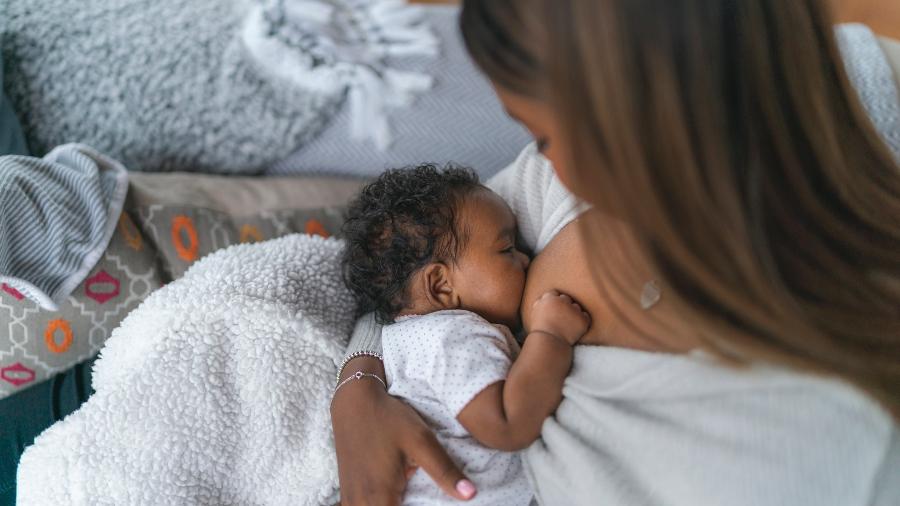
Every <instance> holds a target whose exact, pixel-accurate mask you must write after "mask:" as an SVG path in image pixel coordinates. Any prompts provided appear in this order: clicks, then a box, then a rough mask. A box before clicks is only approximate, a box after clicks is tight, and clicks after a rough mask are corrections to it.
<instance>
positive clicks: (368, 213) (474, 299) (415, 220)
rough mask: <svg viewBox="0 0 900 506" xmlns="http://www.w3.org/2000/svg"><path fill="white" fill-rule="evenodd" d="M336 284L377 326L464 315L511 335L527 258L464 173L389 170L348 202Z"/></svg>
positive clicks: (508, 221) (508, 218)
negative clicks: (404, 318)
mask: <svg viewBox="0 0 900 506" xmlns="http://www.w3.org/2000/svg"><path fill="white" fill-rule="evenodd" d="M342 233H343V235H344V237H345V238H346V240H347V248H346V250H345V253H344V258H343V268H344V280H345V282H346V283H347V286H348V287H349V288H350V290H351V291H353V293H354V295H355V296H356V298H357V301H358V302H359V305H360V310H362V311H364V312H369V311H375V313H376V317H377V318H378V320H379V321H381V322H382V323H388V322H391V321H393V320H394V318H396V317H397V316H400V315H405V314H427V313H431V312H434V311H439V310H442V309H466V310H469V311H473V312H475V313H478V314H479V315H481V316H482V317H484V318H485V319H487V320H488V321H490V322H492V323H502V324H505V325H507V326H509V327H510V328H513V329H515V328H516V327H517V326H518V322H519V316H518V315H519V303H520V302H521V299H522V291H523V289H524V287H525V271H526V269H527V268H528V257H527V256H526V255H525V254H524V253H522V252H521V251H519V250H517V249H516V242H515V241H516V220H515V216H513V214H512V211H511V210H510V209H509V206H507V205H506V203H505V202H504V201H503V199H501V198H500V196H498V195H497V194H496V193H494V192H492V191H491V190H489V189H487V188H486V187H484V186H482V185H481V184H480V183H479V181H478V176H477V175H476V174H475V173H474V172H473V171H472V170H471V169H468V168H462V167H457V166H452V165H448V166H446V167H444V168H443V169H441V168H438V167H436V166H434V165H420V166H418V167H410V168H404V169H392V170H389V171H387V172H385V173H384V174H382V175H381V176H380V177H379V178H378V179H376V180H375V181H374V182H372V183H370V184H369V185H367V186H366V187H365V188H363V189H362V191H361V192H360V194H359V196H357V197H356V199H355V200H354V201H353V202H351V203H350V209H349V211H348V216H347V221H346V222H345V223H344V226H343V229H342Z"/></svg>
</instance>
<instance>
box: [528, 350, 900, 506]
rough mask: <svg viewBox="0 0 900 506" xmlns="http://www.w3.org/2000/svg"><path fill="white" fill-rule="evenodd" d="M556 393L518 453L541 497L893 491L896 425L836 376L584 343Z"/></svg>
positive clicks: (689, 498) (704, 498) (555, 500)
mask: <svg viewBox="0 0 900 506" xmlns="http://www.w3.org/2000/svg"><path fill="white" fill-rule="evenodd" d="M563 394H564V400H563V403H562V404H561V405H560V407H559V409H558V410H557V413H556V416H554V417H553V418H551V419H549V420H548V421H547V422H545V423H544V427H543V432H542V437H541V439H540V440H538V442H536V443H535V444H534V445H532V446H531V447H530V448H529V449H528V450H527V453H526V458H525V462H526V468H527V470H528V473H529V475H530V478H531V482H532V483H533V484H534V487H535V489H536V494H537V496H538V497H539V498H540V500H541V503H542V504H629V505H644V504H647V505H649V504H666V505H696V504H730V505H741V504H746V505H757V504H767V505H776V504H785V505H797V504H815V505H817V506H827V505H831V504H833V505H846V504H860V505H862V504H865V505H879V506H880V505H884V506H887V505H896V504H900V480H898V479H897V476H898V472H900V435H898V431H897V426H896V424H894V423H893V420H892V419H891V417H890V416H889V415H888V414H887V413H886V412H885V411H884V410H883V409H882V408H880V407H879V406H878V405H877V404H876V403H875V402H874V401H872V400H871V399H870V398H869V397H868V396H866V395H865V394H863V393H862V392H860V391H859V390H857V389H855V388H853V387H851V386H849V385H847V384H846V383H844V382H841V381H838V380H830V379H825V378H821V377H817V376H813V375H809V374H798V373H794V372H789V371H787V370H784V369H776V368H767V367H753V368H747V369H735V368H732V367H729V366H725V365H722V364H721V363H720V362H717V361H716V360H715V359H713V358H712V357H710V356H708V355H705V354H703V353H699V352H698V353H692V354H689V355H673V354H665V353H650V352H644V351H637V350H628V349H621V348H606V347H587V346H581V347H578V348H577V351H576V353H575V362H574V365H573V368H572V373H571V375H570V376H569V378H568V380H567V381H566V386H565V389H564V390H563ZM657 491H658V492H657Z"/></svg>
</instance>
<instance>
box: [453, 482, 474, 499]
mask: <svg viewBox="0 0 900 506" xmlns="http://www.w3.org/2000/svg"><path fill="white" fill-rule="evenodd" d="M456 491H457V492H459V493H460V494H462V496H463V497H465V498H466V499H468V498H470V497H472V496H473V495H475V485H473V484H472V482H471V481H469V480H459V481H458V482H456Z"/></svg>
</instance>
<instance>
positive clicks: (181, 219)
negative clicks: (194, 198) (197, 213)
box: [172, 214, 200, 262]
mask: <svg viewBox="0 0 900 506" xmlns="http://www.w3.org/2000/svg"><path fill="white" fill-rule="evenodd" d="M182 230H183V231H184V232H185V233H186V234H187V237H188V244H187V245H185V244H184V240H183V239H182V236H181V231H182ZM172 244H173V245H174V246H175V253H178V257H179V258H181V259H182V260H184V261H185V262H193V261H194V260H197V253H198V252H199V250H200V240H199V239H198V238H197V229H196V228H195V227H194V222H193V220H191V219H190V218H188V217H187V216H184V215H180V214H179V215H178V216H175V217H174V218H172Z"/></svg>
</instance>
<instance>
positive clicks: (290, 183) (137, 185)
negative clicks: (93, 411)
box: [0, 174, 363, 398]
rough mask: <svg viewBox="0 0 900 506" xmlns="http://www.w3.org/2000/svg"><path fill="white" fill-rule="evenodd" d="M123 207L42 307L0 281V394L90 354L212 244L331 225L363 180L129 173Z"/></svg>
mask: <svg viewBox="0 0 900 506" xmlns="http://www.w3.org/2000/svg"><path fill="white" fill-rule="evenodd" d="M132 176H133V177H132V178H131V181H130V185H129V193H128V198H127V200H126V203H125V212H124V213H122V215H121V216H120V218H119V219H118V222H117V224H116V231H115V233H114V234H113V236H112V239H111V240H110V243H109V247H108V248H107V250H106V251H105V253H104V254H103V256H102V257H101V259H100V260H99V261H98V262H97V264H96V265H95V266H94V268H93V269H91V271H90V273H89V274H88V276H87V278H86V279H85V281H84V282H83V283H81V285H79V286H78V287H77V288H76V289H75V291H74V292H73V293H72V295H70V296H69V297H68V299H67V300H66V301H63V303H62V304H60V305H59V310H58V311H55V312H54V311H47V310H44V309H41V308H40V307H39V306H38V305H37V304H36V303H35V302H32V301H30V300H29V299H27V298H24V297H23V296H22V294H21V293H19V292H17V291H16V290H15V289H13V288H11V287H9V286H6V285H2V286H0V335H3V333H4V332H5V333H6V335H8V336H9V339H0V398H3V397H6V396H9V395H11V394H13V393H15V392H18V391H20V390H23V389H25V388H28V387H30V386H32V385H36V384H38V383H40V382H41V381H43V380H46V379H48V378H50V377H52V376H53V375H54V374H55V373H57V372H60V371H64V370H66V369H68V368H70V367H72V366H73V365H74V364H77V363H79V362H82V361H84V360H87V359H88V358H90V357H92V356H94V355H95V354H96V353H97V352H98V351H99V350H100V348H101V347H102V346H103V344H104V342H105V341H106V339H107V338H108V337H109V335H110V333H111V332H112V330H113V329H115V328H116V327H117V326H118V325H119V322H120V321H122V319H123V318H124V317H125V316H126V315H127V314H128V313H129V312H130V311H131V310H132V309H134V308H135V307H137V306H138V305H139V304H140V303H141V301H143V300H144V299H145V298H146V297H147V296H148V295H149V294H150V293H151V292H152V291H153V290H155V289H157V288H159V287H160V286H162V285H164V284H166V283H168V282H169V281H171V280H172V279H174V278H177V277H179V276H181V275H182V274H183V273H184V272H185V271H186V270H187V269H188V268H189V267H190V266H191V264H193V262H194V261H195V260H197V259H199V258H201V257H203V256H204V255H206V254H208V253H211V252H213V251H215V250H217V249H220V248H224V247H227V246H230V245H232V244H237V243H241V242H256V241H262V240H266V239H272V238H276V237H280V236H283V235H287V234H291V233H297V232H299V233H311V234H320V235H331V234H335V233H336V232H337V231H338V230H339V227H340V225H341V222H342V220H343V211H344V206H345V204H346V203H347V201H348V200H349V199H350V198H351V197H352V196H353V195H354V194H355V193H356V191H357V190H358V188H359V187H360V186H361V185H362V184H363V181H362V180H354V179H344V178H311V177H306V178H304V177H291V178H287V177H286V178H258V179H257V178H227V177H219V176H207V175H200V174H132Z"/></svg>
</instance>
